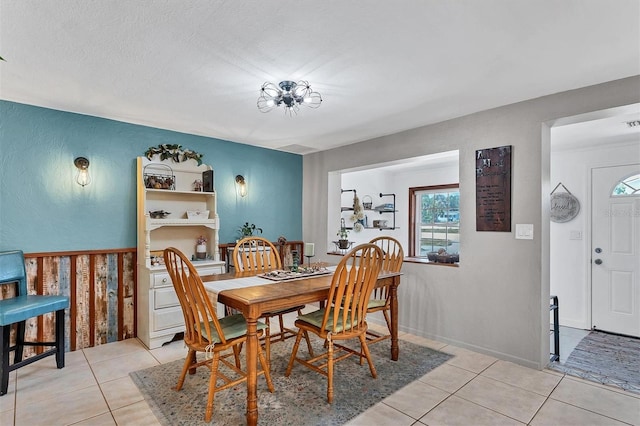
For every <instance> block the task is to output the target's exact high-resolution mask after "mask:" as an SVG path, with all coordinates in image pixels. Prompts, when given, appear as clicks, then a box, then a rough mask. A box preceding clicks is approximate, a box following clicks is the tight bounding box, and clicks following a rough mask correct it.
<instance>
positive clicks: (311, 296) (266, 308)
mask: <svg viewBox="0 0 640 426" xmlns="http://www.w3.org/2000/svg"><path fill="white" fill-rule="evenodd" d="M256 275H258V273H256V272H240V273H227V274H219V275H207V276H203V277H201V278H202V281H203V283H204V286H205V288H206V289H207V291H209V292H212V293H215V294H216V295H217V300H218V302H220V303H222V304H224V305H226V306H228V307H231V308H234V309H236V310H238V311H240V312H241V313H242V314H243V315H244V317H245V319H246V320H247V345H246V346H247V350H246V357H247V362H246V365H247V425H251V426H253V425H257V424H258V392H257V385H258V379H257V376H258V369H257V367H258V366H257V363H258V345H259V342H258V334H257V323H258V319H259V318H260V317H261V316H262V314H263V313H265V312H273V311H277V310H280V309H286V308H291V307H294V306H298V305H304V304H307V303H313V302H320V303H322V302H324V301H326V300H327V298H328V294H329V287H330V286H331V280H332V277H333V274H332V273H330V274H327V275H320V276H314V277H304V278H299V279H291V280H287V281H281V282H277V283H273V284H262V285H253V286H249V287H238V288H232V289H226V290H222V291H220V285H221V284H223V283H221V282H220V281H223V280H230V279H238V278H243V277H244V278H249V277H255V276H256ZM401 275H402V273H401V272H388V271H382V272H380V274H379V275H378V280H377V281H376V287H386V286H389V289H390V291H389V295H390V298H391V359H392V360H394V361H397V360H398V356H399V349H398V293H397V290H398V286H399V285H400V276H401ZM276 391H277V390H276Z"/></svg>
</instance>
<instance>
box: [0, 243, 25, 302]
mask: <svg viewBox="0 0 640 426" xmlns="http://www.w3.org/2000/svg"><path fill="white" fill-rule="evenodd" d="M14 283H18V294H16V296H21V295H22V296H24V295H26V294H27V272H26V270H25V267H24V254H23V253H22V251H21V250H13V251H3V252H0V285H3V284H14Z"/></svg>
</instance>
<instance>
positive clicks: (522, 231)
mask: <svg viewBox="0 0 640 426" xmlns="http://www.w3.org/2000/svg"><path fill="white" fill-rule="evenodd" d="M516 240H533V224H530V223H516Z"/></svg>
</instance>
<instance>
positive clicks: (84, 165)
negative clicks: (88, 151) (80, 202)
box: [73, 157, 91, 187]
mask: <svg viewBox="0 0 640 426" xmlns="http://www.w3.org/2000/svg"><path fill="white" fill-rule="evenodd" d="M73 164H75V166H76V167H77V168H78V174H77V175H76V182H77V183H78V185H80V186H82V187H85V186H87V185H89V184H90V183H91V176H89V160H87V159H86V158H84V157H78V158H76V159H75V160H73Z"/></svg>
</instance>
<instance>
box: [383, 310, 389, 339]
mask: <svg viewBox="0 0 640 426" xmlns="http://www.w3.org/2000/svg"><path fill="white" fill-rule="evenodd" d="M382 314H383V315H384V320H385V321H386V322H387V328H388V329H389V334H391V319H390V318H389V311H388V310H386V309H385V310H384V311H382Z"/></svg>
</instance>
